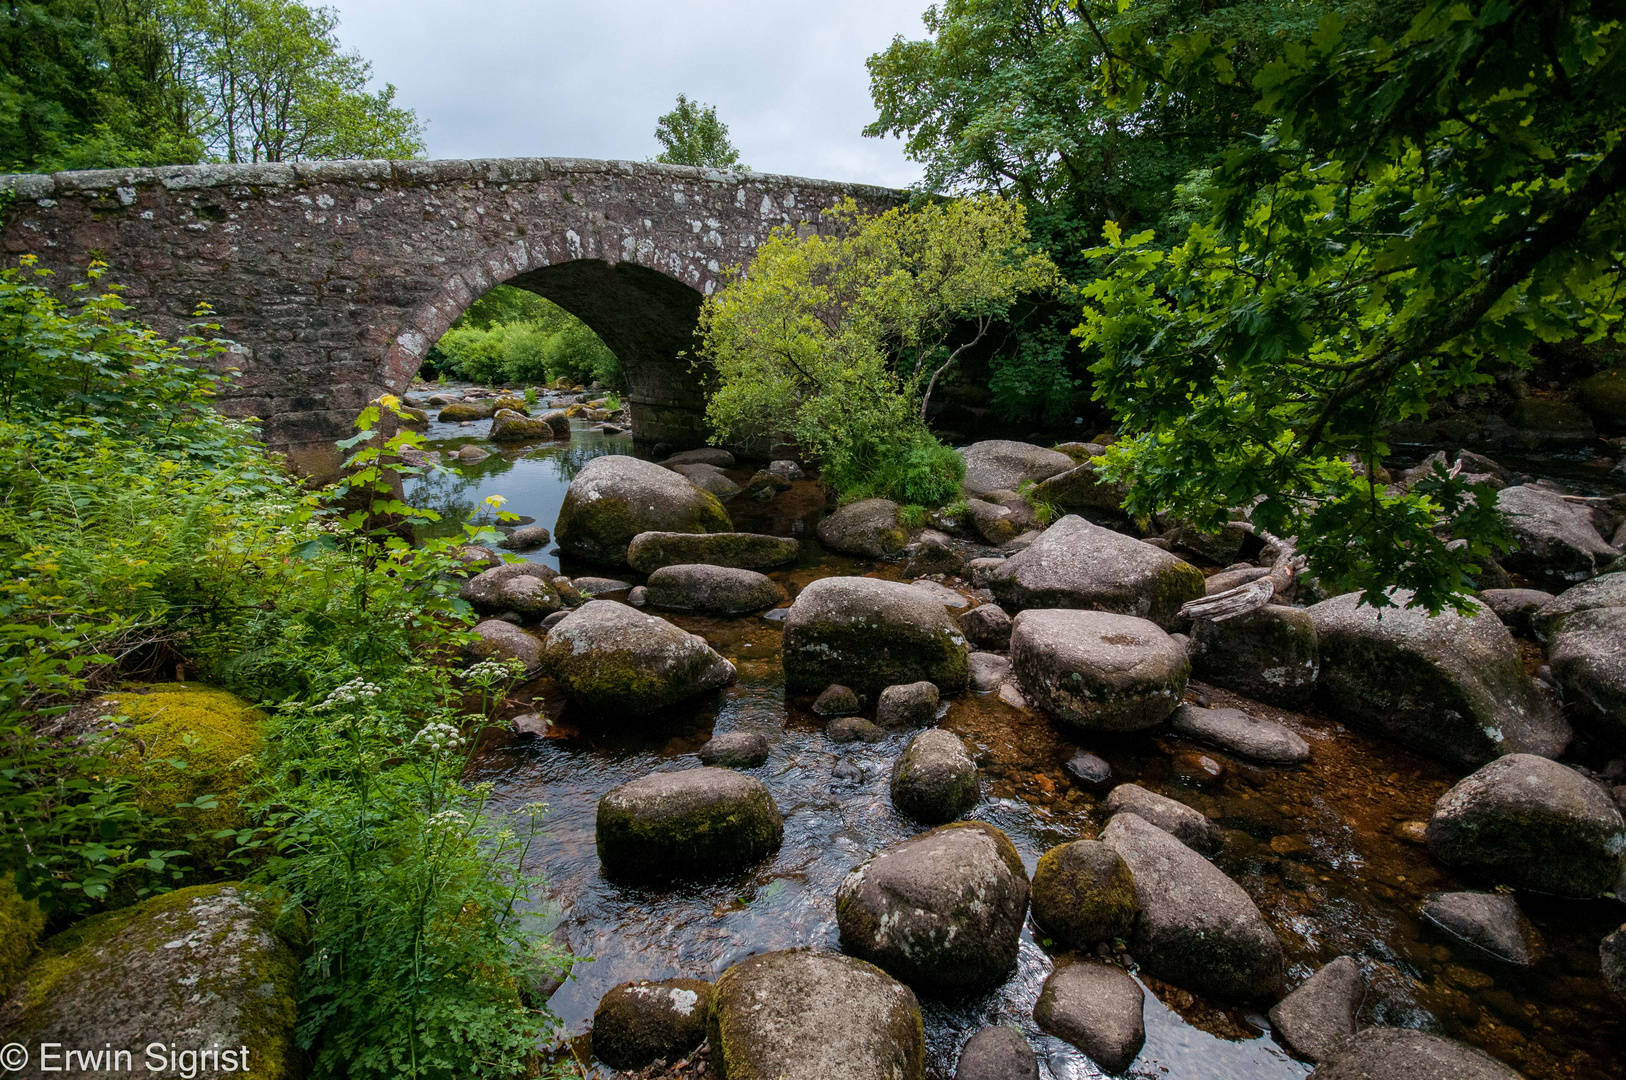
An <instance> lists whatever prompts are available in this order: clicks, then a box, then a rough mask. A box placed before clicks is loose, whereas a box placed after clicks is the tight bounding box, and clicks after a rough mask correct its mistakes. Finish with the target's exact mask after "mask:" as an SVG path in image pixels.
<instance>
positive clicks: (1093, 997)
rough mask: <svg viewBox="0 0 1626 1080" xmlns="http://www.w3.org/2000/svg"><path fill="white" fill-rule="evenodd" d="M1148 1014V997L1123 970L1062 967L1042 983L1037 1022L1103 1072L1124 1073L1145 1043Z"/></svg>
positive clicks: (1088, 965) (1079, 965) (1093, 965)
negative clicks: (1146, 1012) (1070, 1045)
mask: <svg viewBox="0 0 1626 1080" xmlns="http://www.w3.org/2000/svg"><path fill="white" fill-rule="evenodd" d="M1145 1010H1146V994H1145V993H1144V992H1143V991H1142V990H1141V988H1140V984H1138V983H1137V982H1135V980H1134V979H1132V978H1130V977H1129V973H1128V972H1126V971H1124V969H1123V968H1120V967H1112V966H1110V965H1108V964H1096V963H1076V964H1062V965H1060V966H1058V967H1057V968H1056V970H1055V971H1052V972H1051V973H1050V977H1049V978H1048V979H1046V980H1045V981H1044V987H1043V988H1042V989H1041V990H1040V991H1039V1001H1038V1004H1036V1005H1034V1006H1033V1021H1034V1023H1036V1024H1038V1025H1039V1029H1040V1030H1041V1031H1044V1032H1045V1033H1047V1034H1050V1035H1054V1036H1055V1037H1056V1038H1058V1039H1061V1040H1062V1041H1064V1042H1069V1043H1072V1044H1073V1045H1074V1046H1076V1047H1078V1048H1079V1049H1080V1050H1082V1051H1084V1053H1085V1054H1087V1055H1089V1058H1090V1060H1091V1061H1093V1062H1095V1063H1096V1064H1097V1065H1099V1066H1100V1067H1101V1068H1102V1069H1103V1070H1104V1071H1106V1072H1109V1073H1121V1072H1123V1071H1124V1070H1125V1069H1127V1068H1129V1066H1130V1064H1131V1063H1133V1062H1134V1060H1135V1058H1136V1057H1137V1056H1139V1054H1140V1051H1141V1047H1142V1046H1144V1045H1146V1023H1145Z"/></svg>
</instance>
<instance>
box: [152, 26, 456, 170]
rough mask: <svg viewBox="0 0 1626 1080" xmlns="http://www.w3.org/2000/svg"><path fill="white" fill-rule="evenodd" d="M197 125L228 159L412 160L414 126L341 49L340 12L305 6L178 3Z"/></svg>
mask: <svg viewBox="0 0 1626 1080" xmlns="http://www.w3.org/2000/svg"><path fill="white" fill-rule="evenodd" d="M184 4H185V7H184V9H183V10H184V13H185V18H184V22H183V24H182V25H183V30H184V33H185V34H186V35H187V37H188V39H189V41H190V43H191V49H190V53H191V55H192V56H193V58H194V59H193V61H192V63H191V64H190V65H189V74H190V76H191V79H192V81H193V83H194V85H196V86H197V88H198V92H199V94H200V96H201V100H202V109H201V117H200V128H201V130H202V131H203V133H204V137H205V138H206V139H207V140H208V145H209V149H210V151H211V152H212V153H213V154H215V155H216V156H218V157H220V158H222V159H223V160H225V161H230V162H241V161H299V160H303V159H309V158H350V157H391V158H404V157H413V156H416V155H417V154H419V153H422V151H423V137H422V130H421V125H420V124H419V121H418V118H417V115H416V114H415V113H414V112H413V111H412V110H411V109H404V108H401V107H400V106H398V105H396V104H395V87H394V86H392V85H389V84H387V83H386V84H385V85H384V87H383V88H382V89H380V90H377V91H371V92H370V91H368V90H367V83H368V80H369V78H370V76H371V73H372V65H371V64H370V63H368V62H367V61H366V60H363V59H362V58H361V57H360V56H359V55H357V54H356V53H353V52H345V51H344V50H343V49H342V48H341V47H340V44H339V40H338V38H337V37H336V36H335V30H336V29H337V27H338V23H339V17H338V13H337V12H336V11H334V10H333V9H332V8H312V7H308V6H306V5H305V4H304V3H303V2H302V0H184Z"/></svg>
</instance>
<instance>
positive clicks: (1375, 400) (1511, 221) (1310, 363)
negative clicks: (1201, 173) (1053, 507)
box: [1079, 0, 1626, 610]
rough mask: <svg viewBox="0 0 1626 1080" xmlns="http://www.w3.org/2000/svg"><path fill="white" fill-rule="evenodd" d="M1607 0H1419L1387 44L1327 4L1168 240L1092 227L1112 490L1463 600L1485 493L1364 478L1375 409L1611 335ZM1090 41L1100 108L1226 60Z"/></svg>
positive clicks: (1378, 446) (1439, 482) (1486, 518)
mask: <svg viewBox="0 0 1626 1080" xmlns="http://www.w3.org/2000/svg"><path fill="white" fill-rule="evenodd" d="M1619 14H1620V13H1619V9H1618V7H1617V6H1615V5H1612V4H1605V3H1588V2H1585V0H1567V2H1543V3H1538V2H1511V3H1499V2H1486V0H1477V2H1468V3H1463V2H1458V0H1430V2H1429V3H1428V4H1427V5H1426V6H1425V7H1424V8H1423V9H1422V10H1421V11H1419V12H1418V13H1417V14H1416V16H1415V18H1413V19H1412V20H1411V22H1410V24H1409V26H1408V27H1406V28H1405V29H1404V30H1403V31H1402V32H1401V33H1399V34H1398V35H1396V36H1395V37H1393V38H1392V39H1391V38H1383V37H1375V36H1372V35H1371V34H1369V33H1367V32H1366V31H1365V29H1364V28H1362V27H1359V26H1356V25H1352V24H1351V23H1349V22H1348V21H1347V20H1345V19H1343V18H1340V17H1338V16H1336V15H1332V16H1328V17H1326V18H1325V19H1323V20H1322V22H1321V25H1320V27H1319V29H1318V30H1317V31H1316V33H1315V34H1314V35H1313V36H1312V37H1310V38H1309V39H1308V40H1305V41H1301V42H1291V43H1288V44H1287V45H1286V46H1285V47H1284V48H1283V50H1282V52H1281V55H1280V57H1279V58H1278V59H1276V60H1274V61H1272V62H1271V63H1269V64H1267V65H1265V66H1264V67H1262V68H1261V69H1260V70H1259V71H1258V72H1257V74H1256V75H1254V77H1253V78H1252V80H1251V85H1252V89H1253V91H1254V92H1255V93H1257V94H1258V95H1259V103H1258V105H1257V107H1256V110H1255V116H1254V117H1253V118H1252V125H1253V126H1255V127H1257V128H1259V129H1261V130H1262V131H1263V132H1264V134H1263V135H1260V136H1255V137H1244V138H1241V139H1238V140H1237V141H1236V142H1235V143H1234V144H1233V145H1232V146H1231V147H1229V148H1228V149H1227V150H1226V151H1225V153H1224V155H1223V156H1222V158H1221V159H1220V164H1219V166H1218V167H1217V169H1216V170H1215V172H1214V173H1213V175H1212V179H1211V182H1210V185H1209V186H1208V188H1207V190H1206V192H1205V198H1206V201H1207V204H1208V206H1209V207H1210V209H1211V213H1210V214H1209V215H1208V220H1207V221H1205V222H1203V223H1201V224H1200V225H1198V226H1194V227H1193V228H1192V229H1191V231H1190V234H1189V236H1188V238H1187V239H1186V240H1185V242H1183V243H1182V244H1180V245H1179V246H1177V247H1175V248H1174V249H1173V250H1172V251H1167V252H1165V251H1162V250H1160V249H1158V248H1157V247H1156V246H1154V245H1153V243H1152V241H1153V237H1152V236H1151V235H1150V233H1149V232H1146V233H1142V234H1140V235H1137V236H1132V237H1129V238H1127V239H1125V238H1124V237H1123V236H1122V235H1121V233H1120V231H1119V230H1118V229H1117V228H1116V227H1115V226H1109V228H1108V229H1107V233H1106V235H1107V240H1108V243H1107V245H1106V246H1105V247H1103V248H1098V249H1096V250H1095V251H1093V252H1091V253H1090V254H1092V255H1093V256H1096V257H1098V258H1100V259H1102V260H1103V264H1104V269H1105V270H1106V276H1104V277H1102V278H1101V279H1100V280H1098V281H1096V282H1095V283H1093V284H1092V285H1090V286H1089V287H1088V288H1087V289H1086V294H1087V296H1088V298H1089V304H1088V306H1087V308H1086V310H1085V314H1084V322H1083V325H1082V326H1081V327H1080V328H1079V334H1080V337H1081V338H1082V340H1083V343H1084V344H1085V346H1086V347H1087V348H1088V349H1089V350H1090V353H1091V357H1092V358H1093V361H1094V362H1093V366H1092V368H1091V370H1092V372H1093V373H1094V376H1095V380H1096V384H1095V385H1096V393H1097V395H1098V396H1099V397H1100V398H1102V399H1103V400H1104V401H1105V402H1106V404H1107V405H1109V406H1110V407H1111V408H1112V409H1113V411H1114V412H1115V413H1116V414H1117V415H1118V416H1119V417H1120V418H1121V420H1122V422H1123V424H1124V427H1125V429H1126V430H1127V431H1128V432H1130V433H1131V435H1132V437H1130V438H1127V439H1125V440H1124V441H1123V442H1122V443H1120V444H1119V445H1118V446H1116V447H1114V448H1113V450H1112V452H1111V454H1110V456H1109V469H1110V471H1112V472H1113V473H1114V474H1115V475H1117V476H1119V477H1121V478H1127V479H1131V480H1132V481H1133V484H1132V487H1131V489H1130V499H1129V507H1130V509H1131V510H1133V511H1135V512H1137V513H1145V512H1149V511H1151V510H1153V509H1172V510H1174V511H1176V512H1178V513H1179V514H1181V515H1182V516H1185V517H1187V518H1189V519H1191V520H1193V521H1194V522H1196V523H1197V524H1199V525H1214V524H1217V523H1218V522H1219V521H1221V520H1222V519H1223V518H1224V516H1225V514H1226V512H1227V511H1228V510H1229V509H1230V508H1232V507H1236V506H1248V505H1253V510H1252V514H1253V520H1254V521H1255V522H1256V523H1257V524H1260V525H1262V526H1263V527H1265V528H1267V529H1269V530H1270V531H1272V532H1275V533H1278V534H1280V535H1288V534H1297V535H1298V537H1299V543H1300V547H1301V548H1302V549H1304V550H1305V551H1306V552H1307V553H1308V554H1309V556H1310V559H1311V567H1312V569H1313V570H1315V571H1316V572H1317V573H1319V574H1320V575H1321V576H1322V577H1323V578H1324V579H1326V580H1327V581H1328V582H1329V583H1331V584H1336V585H1338V586H1340V587H1351V588H1361V589H1364V590H1365V591H1366V598H1367V599H1368V600H1369V601H1371V602H1373V603H1376V604H1379V605H1381V604H1383V603H1384V602H1385V600H1384V596H1383V593H1382V590H1384V589H1385V588H1386V587H1388V586H1391V585H1399V586H1403V587H1406V588H1409V589H1412V590H1415V593H1416V596H1415V602H1416V603H1419V604H1422V605H1425V606H1427V607H1428V608H1430V609H1431V610H1438V609H1439V608H1440V607H1441V606H1443V605H1445V604H1448V603H1461V602H1462V596H1463V594H1464V593H1465V592H1468V591H1470V590H1471V577H1472V575H1473V574H1474V573H1475V572H1476V570H1477V569H1478V566H1479V565H1480V563H1481V561H1482V559H1483V558H1484V556H1485V555H1487V554H1488V553H1490V552H1491V551H1492V550H1494V548H1495V546H1496V545H1497V544H1498V543H1499V542H1500V541H1501V539H1502V535H1501V526H1500V522H1499V519H1498V517H1497V515H1496V514H1495V513H1494V511H1493V500H1494V493H1493V492H1492V491H1490V490H1489V489H1488V488H1482V487H1478V488H1470V487H1468V486H1466V485H1464V484H1463V483H1462V482H1461V481H1459V480H1457V479H1456V478H1452V477H1447V476H1445V475H1443V474H1441V475H1440V476H1437V477H1435V478H1434V479H1432V480H1429V481H1427V482H1425V483H1423V484H1421V485H1418V486H1417V487H1416V488H1414V489H1413V490H1412V491H1410V492H1404V493H1402V492H1398V491H1396V492H1390V491H1387V490H1385V488H1384V487H1383V486H1381V485H1379V484H1378V483H1376V482H1375V481H1374V480H1372V479H1371V477H1372V476H1373V475H1374V474H1375V473H1376V471H1377V469H1378V467H1379V466H1381V465H1382V463H1383V461H1384V459H1385V457H1386V456H1387V455H1388V453H1389V449H1388V446H1387V445H1386V443H1385V440H1384V431H1385V428H1386V426H1387V425H1389V424H1391V423H1393V422H1395V421H1399V420H1403V419H1405V418H1407V417H1410V416H1416V415H1419V414H1422V413H1424V412H1425V411H1426V410H1427V408H1428V406H1429V404H1430V403H1431V402H1433V401H1435V400H1438V399H1439V398H1440V397H1442V396H1443V395H1446V394H1449V393H1451V392H1454V391H1455V390H1457V389H1459V388H1463V387H1471V386H1474V385H1477V384H1481V383H1485V382H1488V381H1489V380H1490V379H1491V377H1492V376H1491V374H1490V372H1492V371H1493V370H1495V369H1496V368H1497V367H1502V368H1504V369H1505V368H1506V367H1507V366H1508V365H1519V364H1523V363H1528V352H1527V350H1528V349H1529V347H1530V346H1532V345H1535V344H1537V343H1539V342H1543V341H1546V342H1555V341H1561V340H1574V339H1584V340H1586V341H1590V342H1601V341H1614V342H1616V343H1619V342H1621V341H1622V324H1621V315H1622V306H1621V300H1622V293H1623V287H1626V282H1623V279H1622V265H1623V261H1626V206H1623V200H1622V195H1621V191H1622V188H1623V187H1626V140H1623V139H1622V138H1621V133H1622V130H1623V129H1626V124H1623V120H1626V60H1623V56H1622V45H1623V43H1626V29H1623V24H1622V22H1621V20H1620V18H1619ZM1105 40H1106V41H1107V42H1108V47H1109V48H1110V50H1111V60H1110V62H1109V63H1108V64H1106V65H1105V66H1104V68H1103V73H1102V76H1101V78H1100V80H1099V82H1100V85H1101V86H1102V89H1103V92H1105V93H1107V94H1109V95H1110V96H1111V100H1113V101H1114V102H1117V103H1119V107H1121V108H1132V107H1138V105H1139V104H1140V103H1151V102H1155V101H1156V100H1158V99H1160V98H1164V97H1175V96H1180V95H1183V94H1185V93H1186V92H1187V90H1188V88H1190V87H1196V86H1207V85H1215V84H1218V85H1234V84H1235V83H1236V81H1237V78H1238V76H1237V72H1236V69H1235V67H1234V65H1233V64H1232V63H1231V62H1230V60H1229V57H1228V45H1229V43H1227V42H1217V41H1215V40H1213V39H1212V38H1209V37H1207V36H1206V35H1200V34H1199V35H1192V36H1189V37H1184V38H1180V39H1177V40H1175V41H1173V42H1171V43H1168V44H1167V46H1159V45H1158V44H1157V43H1152V44H1151V45H1150V46H1149V45H1148V43H1147V42H1145V41H1144V40H1137V39H1135V38H1134V37H1133V36H1132V35H1129V34H1127V33H1117V34H1108V35H1106V36H1105ZM1114 86H1115V87H1116V90H1114V89H1112V88H1113V87H1114ZM1255 503H1256V504H1257V505H1254V504H1255ZM1458 540H1461V541H1466V543H1462V544H1455V543H1453V541H1458Z"/></svg>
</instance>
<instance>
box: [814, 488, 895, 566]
mask: <svg viewBox="0 0 1626 1080" xmlns="http://www.w3.org/2000/svg"><path fill="white" fill-rule="evenodd" d="M817 532H818V534H819V542H820V543H822V544H823V545H824V546H825V547H827V548H829V549H830V550H831V551H839V552H840V553H841V554H843V555H856V556H858V557H859V558H861V559H883V558H885V557H886V556H888V555H896V554H897V553H898V552H900V551H902V550H903V548H904V545H905V544H907V543H908V542H909V533H908V531H907V530H906V529H904V527H903V515H902V511H901V510H900V509H899V508H898V504H897V503H895V502H893V501H892V500H890V499H861V500H859V501H858V502H855V503H848V504H847V505H846V506H843V507H842V508H841V509H839V510H837V511H836V512H835V513H833V514H830V515H828V516H827V517H825V518H823V519H822V520H821V521H820V522H819V524H818V529H817Z"/></svg>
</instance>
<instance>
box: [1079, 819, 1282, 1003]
mask: <svg viewBox="0 0 1626 1080" xmlns="http://www.w3.org/2000/svg"><path fill="white" fill-rule="evenodd" d="M1101 841H1102V843H1104V844H1106V845H1107V846H1109V847H1111V848H1112V849H1113V850H1115V851H1116V852H1117V853H1118V854H1119V855H1120V856H1122V857H1123V860H1124V862H1125V863H1127V864H1128V865H1129V872H1130V874H1131V875H1132V876H1133V878H1134V881H1135V899H1136V900H1137V902H1138V903H1139V904H1140V915H1139V916H1138V917H1137V918H1136V919H1135V930H1134V933H1133V935H1132V937H1131V939H1130V951H1131V952H1132V953H1133V954H1134V956H1135V959H1136V960H1137V961H1139V962H1140V964H1141V965H1142V966H1144V967H1145V968H1146V970H1147V971H1149V972H1151V973H1152V974H1153V975H1155V976H1157V977H1158V978H1160V979H1164V980H1166V981H1168V982H1171V983H1174V984H1175V985H1176V986H1179V987H1181V988H1183V989H1186V990H1189V991H1191V992H1192V993H1196V994H1204V995H1208V996H1212V997H1216V998H1221V999H1225V1000H1235V999H1245V998H1251V997H1257V996H1259V995H1261V994H1269V993H1272V992H1274V991H1275V990H1276V988H1277V987H1278V986H1280V985H1281V981H1282V945H1281V942H1280V941H1278V940H1277V939H1276V935H1275V933H1273V932H1272V931H1271V929H1270V925H1269V924H1268V923H1266V922H1265V919H1264V916H1262V915H1260V914H1259V909H1258V908H1257V907H1255V906H1254V903H1253V900H1252V899H1250V898H1249V896H1248V894H1247V893H1246V892H1244V891H1243V889H1242V886H1240V885H1238V884H1237V883H1236V882H1234V881H1232V880H1231V879H1230V878H1228V877H1226V876H1225V875H1224V874H1222V873H1220V871H1219V870H1217V869H1215V868H1214V866H1213V865H1212V864H1210V863H1209V862H1208V860H1207V859H1204V858H1203V857H1202V856H1201V855H1199V854H1197V853H1196V852H1195V851H1192V850H1191V849H1190V848H1188V847H1186V846H1185V845H1184V844H1182V843H1181V842H1180V841H1178V840H1176V839H1175V838H1174V837H1172V836H1170V835H1169V834H1168V833H1166V832H1164V831H1163V830H1162V829H1159V828H1157V827H1156V826H1154V825H1149V824H1147V823H1146V822H1145V821H1142V820H1141V819H1140V818H1139V817H1136V816H1135V815H1134V814H1119V815H1117V816H1116V817H1114V818H1113V819H1112V820H1111V821H1110V822H1109V823H1108V824H1107V827H1106V829H1105V830H1104V831H1103V832H1102V833H1101Z"/></svg>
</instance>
